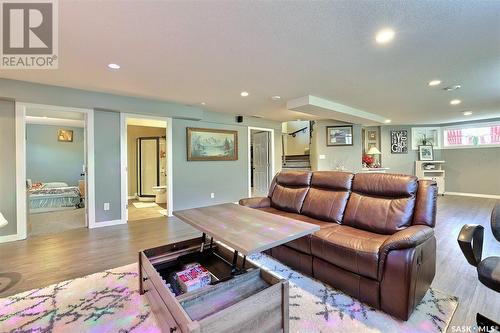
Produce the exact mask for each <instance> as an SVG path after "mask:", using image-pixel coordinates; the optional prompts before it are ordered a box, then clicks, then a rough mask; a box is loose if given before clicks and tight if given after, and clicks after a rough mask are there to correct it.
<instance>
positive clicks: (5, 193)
mask: <svg viewBox="0 0 500 333" xmlns="http://www.w3.org/2000/svg"><path fill="white" fill-rule="evenodd" d="M14 114H15V109H14V103H13V102H12V101H7V100H2V99H0V152H2V162H1V163H0V189H2V199H1V200H0V212H2V214H3V216H4V217H5V219H6V220H7V221H8V222H9V224H7V226H5V227H3V228H2V229H0V236H4V235H11V234H15V233H16V230H17V224H16V223H17V222H16V133H15V129H16V126H15V117H14Z"/></svg>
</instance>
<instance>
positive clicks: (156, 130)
mask: <svg viewBox="0 0 500 333" xmlns="http://www.w3.org/2000/svg"><path fill="white" fill-rule="evenodd" d="M121 117H122V138H121V142H122V147H121V149H122V216H125V217H126V220H127V222H132V221H145V220H149V219H156V218H165V217H167V216H172V186H171V184H172V180H171V170H172V166H171V163H172V159H171V156H172V153H171V151H172V150H171V149H172V143H171V131H169V129H170V126H169V122H170V119H169V118H160V117H149V116H142V115H132V114H123V113H122V116H121Z"/></svg>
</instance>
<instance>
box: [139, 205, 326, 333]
mask: <svg viewBox="0 0 500 333" xmlns="http://www.w3.org/2000/svg"><path fill="white" fill-rule="evenodd" d="M174 215H175V216H176V217H178V218H179V219H181V220H182V221H184V222H186V223H188V224H190V225H192V226H193V227H195V228H196V229H198V230H199V231H200V232H202V233H203V235H202V237H198V238H195V239H191V240H187V241H184V242H178V243H174V244H169V245H165V246H160V247H157V248H153V249H148V250H145V251H142V252H140V253H139V268H140V270H139V272H140V292H141V294H145V295H146V297H147V299H148V301H149V303H150V305H151V307H152V310H153V313H154V314H155V317H156V319H157V322H158V324H159V326H160V327H161V329H162V331H163V332H179V331H180V332H183V333H187V332H217V333H219V332H236V331H237V332H288V282H287V281H286V280H282V279H279V278H277V277H276V276H274V275H272V274H271V273H269V272H267V271H265V270H263V269H261V268H259V267H257V266H255V265H253V264H252V263H249V262H247V261H246V256H247V255H250V254H253V253H258V252H261V251H264V250H267V249H270V248H273V247H275V246H278V245H281V244H283V243H286V242H289V241H291V240H294V239H297V238H300V237H302V236H305V235H308V234H311V233H313V232H315V231H318V230H319V227H318V226H316V225H313V224H310V223H305V222H301V221H297V220H294V219H291V218H286V217H283V216H278V215H274V214H269V213H266V212H262V211H259V210H255V209H251V208H248V207H243V206H239V205H235V204H231V203H230V204H222V205H215V206H209V207H202V208H194V209H188V210H182V211H176V212H174ZM217 241H218V242H220V243H222V244H223V245H222V244H219V243H218V242H217ZM224 245H226V246H227V247H226V246H224ZM228 247H230V248H231V249H230V248H228ZM192 262H197V263H200V264H201V265H203V266H204V267H205V268H207V269H208V270H209V271H210V273H211V278H212V283H211V284H210V285H209V286H206V287H204V288H201V289H199V290H196V291H193V292H188V293H185V294H178V295H175V294H174V293H172V292H171V291H170V290H169V289H168V287H167V283H168V282H167V281H169V276H170V275H171V274H172V273H173V272H175V271H178V270H180V269H182V267H183V266H184V265H186V264H189V263H192Z"/></svg>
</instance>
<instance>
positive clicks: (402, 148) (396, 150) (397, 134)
mask: <svg viewBox="0 0 500 333" xmlns="http://www.w3.org/2000/svg"><path fill="white" fill-rule="evenodd" d="M391 154H408V130H395V131H391Z"/></svg>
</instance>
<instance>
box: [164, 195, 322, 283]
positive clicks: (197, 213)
mask: <svg viewBox="0 0 500 333" xmlns="http://www.w3.org/2000/svg"><path fill="white" fill-rule="evenodd" d="M174 215H175V216H176V217H178V218H179V219H181V220H182V221H184V222H186V223H187V224H190V225H192V226H193V227H195V228H196V229H198V230H200V231H201V232H202V233H203V237H202V238H203V239H205V236H206V235H208V236H209V237H211V241H210V246H212V244H213V239H214V238H215V239H216V240H219V241H221V242H222V243H224V244H225V245H227V246H230V247H231V248H233V249H234V255H233V262H232V272H233V273H236V272H237V271H238V269H237V267H236V264H237V259H238V254H239V252H241V253H242V254H243V267H244V263H245V260H246V256H247V255H250V254H253V253H258V252H262V251H265V250H268V249H270V248H273V247H276V246H278V245H281V244H284V243H287V242H289V241H292V240H294V239H297V238H300V237H303V236H306V235H309V234H312V233H313V232H315V231H318V230H319V229H320V228H319V227H318V226H317V225H314V224H311V223H306V222H302V221H298V220H295V219H291V218H288V217H284V216H279V215H276V214H270V213H266V212H263V211H260V210H258V209H253V208H249V207H244V206H240V205H236V204H232V203H226V204H221V205H215V206H208V207H201V208H193V209H186V210H180V211H175V212H174ZM202 250H203V249H202Z"/></svg>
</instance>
